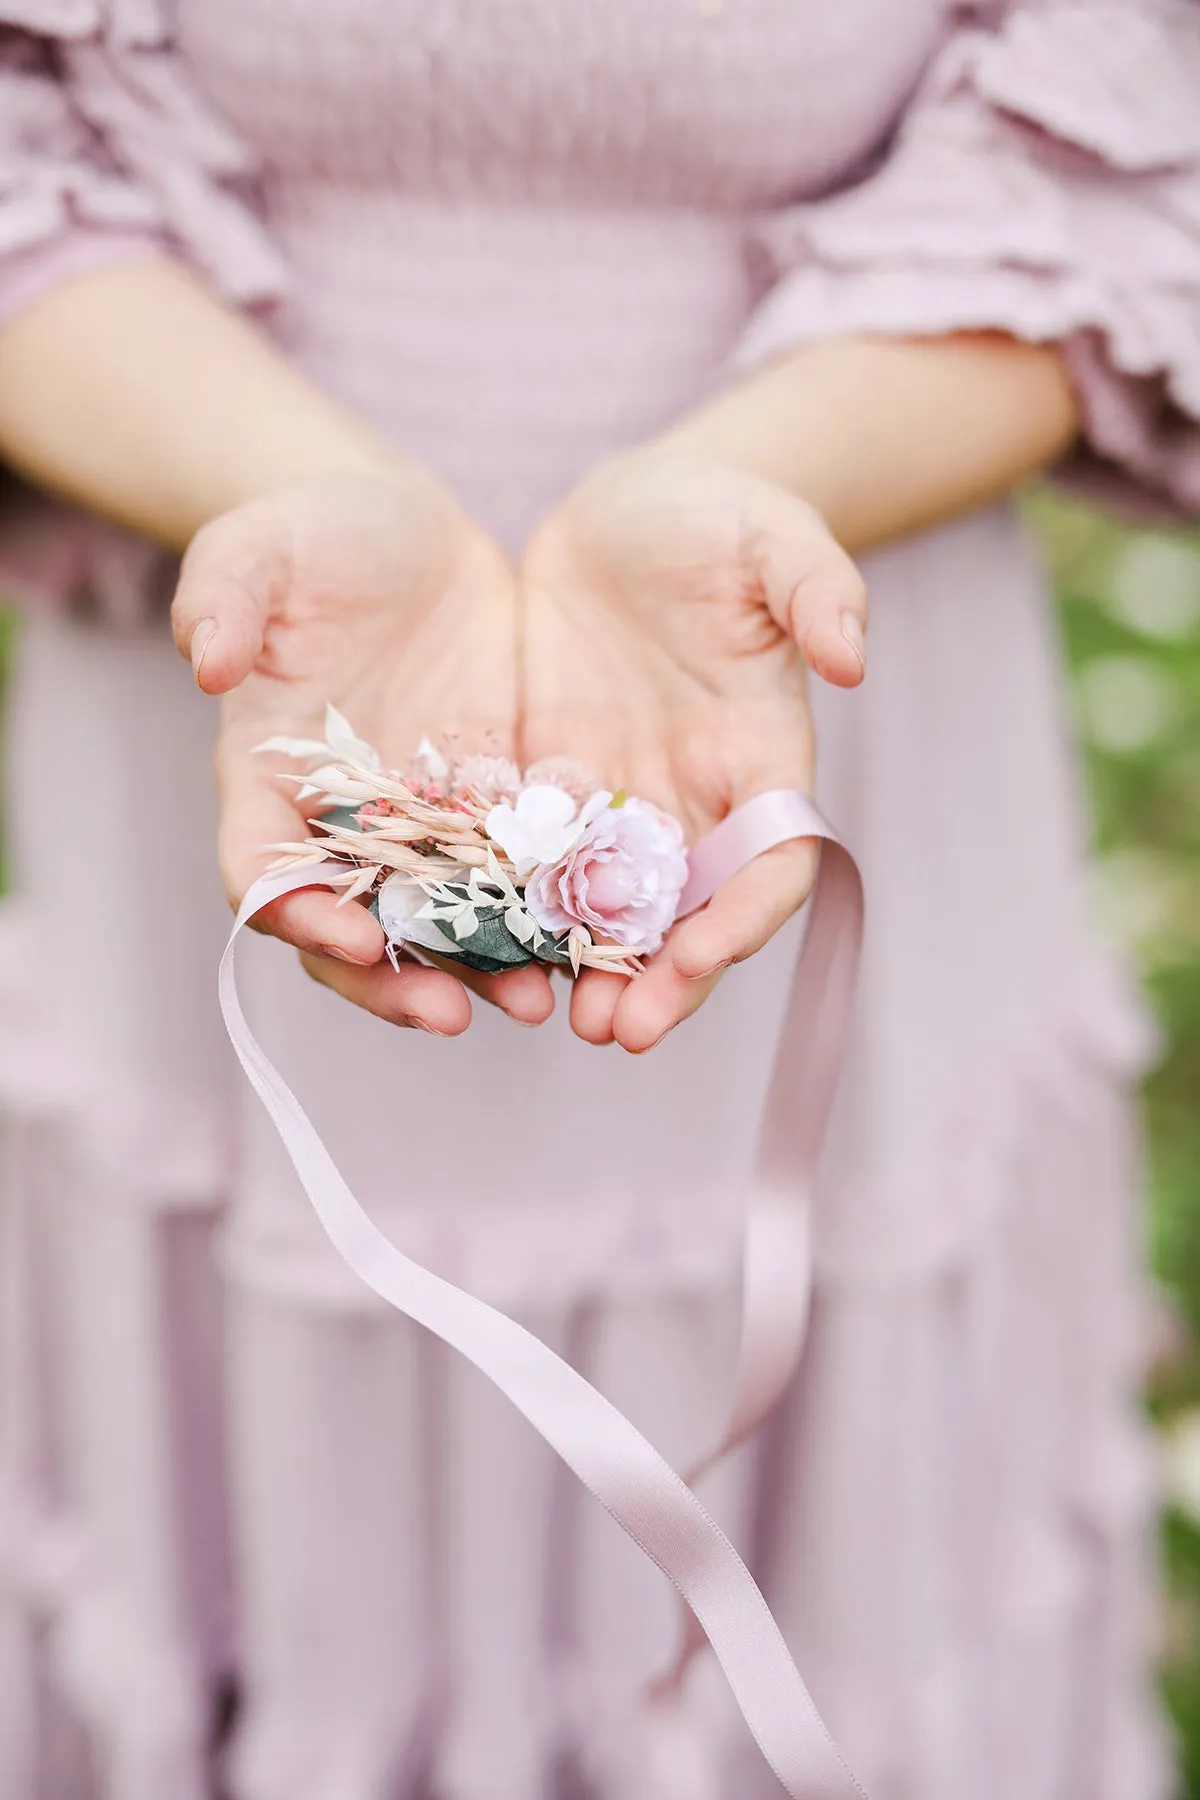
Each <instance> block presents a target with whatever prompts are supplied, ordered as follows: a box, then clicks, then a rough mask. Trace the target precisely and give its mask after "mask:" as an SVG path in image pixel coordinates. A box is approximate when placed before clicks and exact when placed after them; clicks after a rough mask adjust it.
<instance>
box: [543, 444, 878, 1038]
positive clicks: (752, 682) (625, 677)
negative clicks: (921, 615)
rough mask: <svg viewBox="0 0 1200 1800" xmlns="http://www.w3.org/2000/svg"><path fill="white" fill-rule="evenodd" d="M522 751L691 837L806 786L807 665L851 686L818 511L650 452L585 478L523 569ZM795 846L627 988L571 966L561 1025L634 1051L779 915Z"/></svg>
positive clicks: (844, 573)
mask: <svg viewBox="0 0 1200 1800" xmlns="http://www.w3.org/2000/svg"><path fill="white" fill-rule="evenodd" d="M521 584H522V598H523V616H522V630H523V668H522V703H521V710H522V751H523V754H524V757H525V759H526V761H532V760H533V759H535V758H537V757H540V756H546V755H553V754H558V753H561V754H565V755H570V756H573V757H576V758H578V759H579V760H580V761H581V762H584V763H586V764H588V765H589V766H590V767H591V768H593V769H594V770H595V771H596V773H597V774H598V775H600V776H602V777H603V779H604V781H605V783H606V784H607V785H610V786H612V787H614V788H615V787H620V786H623V787H627V788H628V789H629V790H630V791H631V792H633V793H637V794H641V795H644V796H645V797H647V798H648V799H652V800H654V801H656V802H657V803H658V804H659V805H661V806H663V807H665V808H666V809H667V810H669V811H671V812H673V813H675V814H676V815H677V816H678V817H679V818H680V819H681V820H682V821H683V824H684V826H685V828H686V830H687V834H688V838H689V841H692V842H694V841H695V840H696V839H697V838H698V837H700V836H702V835H703V834H704V833H705V832H706V831H708V830H710V829H711V828H712V827H713V826H714V825H715V824H717V823H718V822H719V821H720V820H721V819H722V818H723V817H724V816H725V815H726V813H728V812H729V811H731V810H732V809H733V808H734V807H736V806H738V805H740V804H741V803H742V802H743V801H745V800H749V799H751V798H752V797H753V796H754V795H755V794H759V793H762V792H764V791H765V790H767V789H770V788H775V787H798V788H801V789H804V790H806V791H807V790H810V789H811V785H812V773H813V741H812V727H811V722H810V718H809V711H808V704H807V699H806V692H805V675H806V665H807V667H808V668H811V669H814V670H816V672H817V673H818V674H820V675H822V676H823V677H824V678H825V679H826V680H828V681H832V682H835V683H836V684H837V685H838V686H840V687H853V686H854V685H855V684H856V683H857V682H859V681H860V680H861V679H862V676H863V667H864V665H863V627H864V624H865V619H866V591H865V588H864V585H863V582H862V578H861V577H860V575H859V574H858V571H857V569H856V568H855V566H854V564H853V563H852V562H851V561H850V559H849V557H847V556H846V554H845V553H844V551H843V550H842V549H841V548H840V547H839V545H838V544H837V543H836V542H835V541H834V539H833V537H832V536H831V535H830V533H829V531H828V530H827V528H826V527H825V525H824V523H823V521H822V520H821V518H820V517H819V516H818V515H817V514H816V513H815V512H814V511H813V510H812V508H811V507H809V506H807V505H806V504H805V503H804V502H803V501H801V500H798V499H796V498H795V497H794V496H793V495H792V494H789V493H788V492H786V491H785V490H784V489H783V488H780V487H776V486H775V485H774V484H773V483H771V482H769V481H767V480H764V479H763V478H761V477H759V476H757V475H753V474H748V473H745V472H744V471H742V470H739V469H737V468H734V467H732V466H728V465H725V464H723V463H721V462H717V461H711V460H709V459H707V458H703V457H699V456H696V455H693V454H691V453H682V452H679V451H677V450H674V449H670V448H667V447H663V448H649V449H645V450H641V451H639V452H637V453H635V454H633V455H630V456H628V457H625V458H622V459H620V460H619V461H617V462H615V463H613V464H610V465H608V466H606V467H605V468H604V469H602V470H601V471H600V472H599V473H598V474H596V475H594V476H593V477H591V478H590V479H589V480H588V482H587V483H585V485H584V486H583V487H582V488H580V489H579V490H578V491H577V492H576V493H575V494H574V495H573V496H572V497H571V498H570V499H569V500H568V501H567V502H566V503H565V505H564V506H563V507H562V508H561V509H560V510H559V511H558V512H557V513H556V514H554V515H552V517H551V518H550V519H549V520H548V521H546V523H545V524H544V525H543V526H542V527H541V528H540V529H539V530H538V532H537V533H536V534H535V536H534V538H533V539H532V540H531V542H530V545H529V547H528V550H527V551H526V554H525V558H524V560H523V563H522V568H521ZM813 865H814V853H813V849H812V846H811V845H810V844H807V843H793V844H784V845H780V846H779V847H778V848H777V849H775V850H772V851H770V852H769V853H768V854H767V855H765V856H761V857H758V858H757V859H756V860H755V861H754V862H753V863H751V864H750V865H749V866H748V867H747V868H745V869H744V870H742V871H741V872H740V873H739V874H738V875H736V876H735V877H734V878H733V879H732V880H731V881H729V882H727V883H726V885H725V886H724V887H723V888H722V889H721V890H720V892H719V893H718V894H717V895H716V896H715V897H714V898H713V900H712V901H711V902H710V903H709V905H708V906H707V907H706V908H705V910H704V911H703V912H701V913H698V914H696V915H695V916H694V917H693V918H691V919H688V920H686V921H684V922H683V923H682V924H680V925H678V926H676V927H675V929H674V930H673V932H672V933H671V934H670V936H669V937H668V939H667V942H666V943H665V944H664V946H663V948H662V950H661V951H660V952H659V953H658V955H657V956H655V957H654V958H653V960H652V961H651V963H650V965H649V967H648V969H647V971H646V972H645V973H644V974H643V975H641V976H639V977H638V978H637V979H636V980H634V981H632V982H631V981H629V980H628V979H626V978H623V977H621V976H617V975H610V974H607V973H604V972H601V971H596V970H584V971H583V973H582V974H581V976H580V978H579V979H578V981H577V982H576V984H575V989H574V994H573V997H572V1003H571V1022H572V1025H573V1027H574V1029H575V1031H576V1032H577V1033H578V1034H579V1036H581V1037H583V1038H586V1039H587V1040H588V1041H589V1042H591V1043H597V1044H603V1043H611V1042H613V1041H614V1040H615V1041H616V1042H617V1043H619V1044H621V1045H622V1046H623V1047H624V1048H625V1049H627V1050H631V1051H643V1050H648V1049H651V1048H652V1047H653V1046H654V1045H655V1044H657V1043H658V1042H659V1040H660V1039H661V1038H662V1037H663V1036H665V1034H666V1033H667V1032H668V1031H669V1030H670V1029H671V1028H672V1027H673V1026H674V1025H677V1024H679V1023H680V1021H681V1020H683V1019H685V1018H686V1017H688V1015H689V1014H691V1013H692V1012H694V1011H695V1010H696V1008H697V1007H698V1006H699V1005H700V1004H701V1002H702V1001H703V1000H704V999H705V998H706V997H707V995H708V994H709V993H710V992H711V991H712V989H713V987H714V986H715V984H716V982H717V980H718V979H719V977H720V974H721V972H722V970H723V969H725V968H726V967H727V966H728V965H729V964H730V963H732V962H737V961H740V960H741V959H742V958H744V957H747V956H750V955H752V954H753V952H754V951H756V950H758V949H760V948H761V946H762V945H763V944H765V943H766V942H767V940H768V939H769V938H770V937H771V936H772V935H773V934H774V933H775V932H776V931H777V930H778V929H779V927H780V926H781V925H782V924H783V923H784V922H785V921H786V920H787V919H788V918H790V917H791V915H792V913H794V912H795V911H796V909H797V907H799V906H800V905H802V903H803V901H804V900H805V898H806V897H807V895H808V892H809V889H810V887H811V884H812V877H813Z"/></svg>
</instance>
